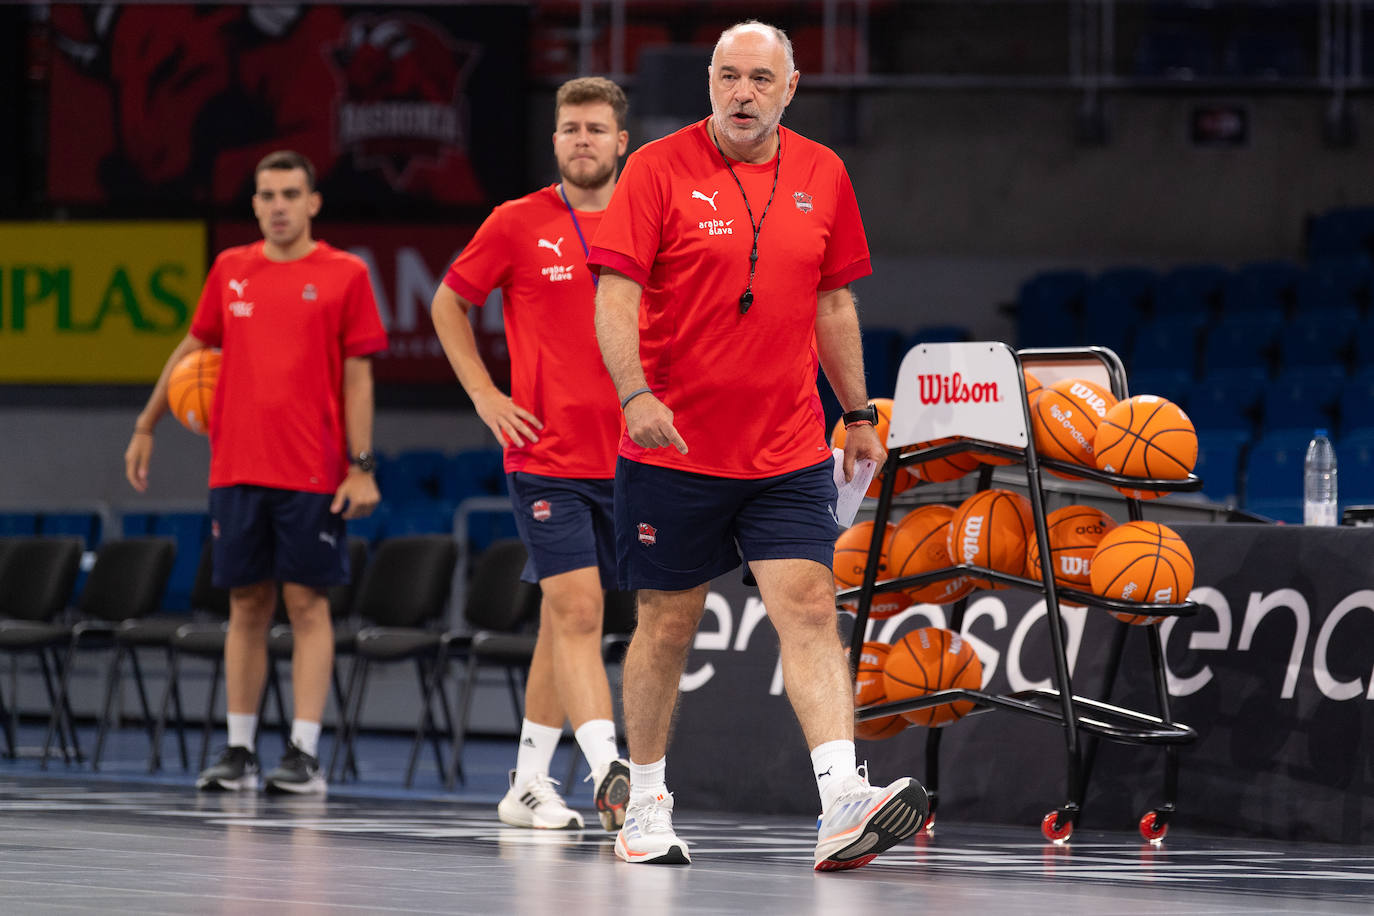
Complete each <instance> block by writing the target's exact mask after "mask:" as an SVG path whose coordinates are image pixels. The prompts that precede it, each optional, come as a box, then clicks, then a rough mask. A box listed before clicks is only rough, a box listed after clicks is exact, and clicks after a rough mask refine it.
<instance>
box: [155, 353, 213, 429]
mask: <svg viewBox="0 0 1374 916" xmlns="http://www.w3.org/2000/svg"><path fill="white" fill-rule="evenodd" d="M219 366H220V351H219V350H211V349H207V348H201V349H198V350H192V351H191V352H190V353H187V354H186V355H185V356H183V357H182V358H181V360H180V361H179V362H178V363H177V364H176V365H175V366H173V367H172V374H171V375H170V376H168V377H167V406H168V407H169V408H171V411H172V415H173V416H175V417H176V418H177V419H178V420H180V421H181V425H182V426H185V427H186V428H187V429H189V430H190V431H191V432H193V433H200V434H201V435H202V436H203V435H205V434H206V433H208V432H209V431H210V407H211V405H212V404H214V401H215V383H216V382H218V381H219Z"/></svg>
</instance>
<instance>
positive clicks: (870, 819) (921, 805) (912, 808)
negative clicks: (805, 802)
mask: <svg viewBox="0 0 1374 916" xmlns="http://www.w3.org/2000/svg"><path fill="white" fill-rule="evenodd" d="M859 769H860V771H861V772H860V774H859V776H858V777H857V778H856V779H855V781H854V783H853V784H852V785H851V786H849V787H848V788H846V789H845V790H844V791H843V792H841V793H840V795H839V796H837V797H836V799H835V801H834V802H832V803H831V805H830V809H829V810H828V811H826V812H825V813H823V814H822V815H821V816H820V819H819V820H818V821H817V822H816V827H817V834H818V836H817V839H816V857H815V867H816V871H839V870H841V869H846V868H858V867H859V866H861V865H867V864H868V863H869V862H872V861H873V860H874V859H875V858H876V857H877V856H878V853H880V852H883V851H885V850H888V849H891V848H892V847H893V846H895V845H897V844H898V843H900V842H901V841H902V840H905V839H906V838H907V837H910V836H915V834H916V831H918V830H920V829H921V827H922V825H923V824H925V819H926V813H927V812H928V811H929V810H930V799H929V798H928V797H927V796H926V790H925V789H923V788H922V787H921V784H920V783H919V782H917V781H916V780H914V779H912V778H911V777H910V776H904V777H902V778H901V779H899V780H897V781H896V782H894V783H892V784H891V785H889V786H884V787H882V788H878V789H875V788H873V787H872V786H870V785H869V784H868V774H867V772H866V768H864V767H860V768H859Z"/></svg>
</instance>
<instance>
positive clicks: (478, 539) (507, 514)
mask: <svg viewBox="0 0 1374 916" xmlns="http://www.w3.org/2000/svg"><path fill="white" fill-rule="evenodd" d="M519 536H520V534H519V532H518V531H517V530H516V528H515V516H514V515H513V514H512V513H511V510H510V508H509V507H506V508H504V509H483V510H480V511H476V512H470V513H469V514H468V517H467V539H468V557H467V558H465V560H464V562H468V561H469V560H470V559H471V558H473V557H476V556H478V555H480V554H481V553H482V551H484V550H486V549H487V548H488V547H489V546H491V545H492V544H493V543H494V542H496V541H499V540H502V539H504V538H514V537H519Z"/></svg>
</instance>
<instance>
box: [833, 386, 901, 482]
mask: <svg viewBox="0 0 1374 916" xmlns="http://www.w3.org/2000/svg"><path fill="white" fill-rule="evenodd" d="M872 404H873V408H874V409H875V410H877V411H878V422H877V423H875V424H873V431H874V432H876V433H877V434H878V441H879V442H880V443H882V445H883V447H884V448H886V447H887V428H888V424H889V423H890V422H891V421H892V398H874V399H873V401H872ZM845 438H846V436H845V428H844V418H843V417H841V418H840V419H838V420H836V421H835V428H834V429H833V430H831V432H830V447H831V448H844V443H845ZM915 483H916V481H914V480H912V479H911V477H910V476H909V475H907V474H902V473H898V474H897V481H896V482H895V483H894V484H893V485H892V492H893V493H901V492H902V491H903V490H909V489H911V487H912V486H914V485H915ZM882 489H883V469H882V468H878V472H877V473H876V474H874V475H873V481H872V483H870V484H869V485H868V489H867V490H866V491H865V492H864V495H866V496H871V497H872V498H874V499H877V498H878V495H879V494H880V493H882Z"/></svg>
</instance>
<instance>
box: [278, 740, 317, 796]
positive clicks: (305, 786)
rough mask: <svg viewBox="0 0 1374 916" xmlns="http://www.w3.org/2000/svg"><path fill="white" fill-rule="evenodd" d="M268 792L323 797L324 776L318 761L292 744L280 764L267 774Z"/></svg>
mask: <svg viewBox="0 0 1374 916" xmlns="http://www.w3.org/2000/svg"><path fill="white" fill-rule="evenodd" d="M266 783H267V791H268V792H292V793H294V794H296V795H323V794H324V793H325V782H324V775H323V774H322V773H321V772H320V761H319V760H318V759H317V758H315V757H311V756H310V755H309V754H307V753H306V752H305V751H303V750H301V749H300V748H298V747H296V745H294V744H292V745H290V746H288V747H287V748H286V753H285V754H283V755H282V758H281V763H279V764H277V768H276V769H275V770H273V771H272V772H270V773H268V774H267V779H266Z"/></svg>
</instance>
